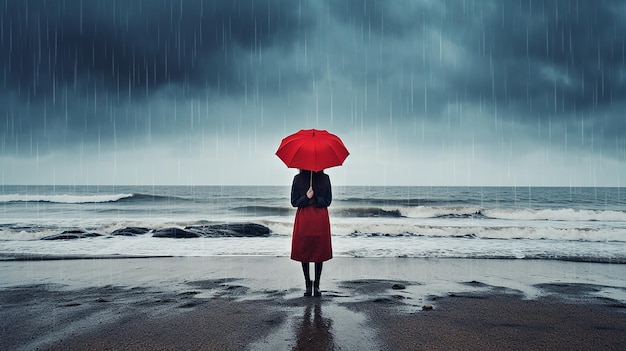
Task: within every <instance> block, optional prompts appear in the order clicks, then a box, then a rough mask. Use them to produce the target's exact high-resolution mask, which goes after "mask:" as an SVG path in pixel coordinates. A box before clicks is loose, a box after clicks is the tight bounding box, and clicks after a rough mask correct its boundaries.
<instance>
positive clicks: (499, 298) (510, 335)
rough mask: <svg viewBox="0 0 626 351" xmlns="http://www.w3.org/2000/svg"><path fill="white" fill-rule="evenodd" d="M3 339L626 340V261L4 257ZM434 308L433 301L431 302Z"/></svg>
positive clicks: (125, 345)
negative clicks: (310, 264) (306, 284)
mask: <svg viewBox="0 0 626 351" xmlns="http://www.w3.org/2000/svg"><path fill="white" fill-rule="evenodd" d="M0 269H2V270H3V272H6V274H5V275H6V279H3V281H2V282H1V284H0V306H1V307H2V308H1V309H0V314H1V315H0V330H1V332H0V333H1V335H0V336H1V337H0V340H2V341H1V342H0V349H12V350H13V349H16V350H35V349H47V350H56V349H58V350H61V349H66V350H67V349H70V350H72V349H76V350H78V349H103V350H106V349H110V350H113V349H117V350H119V349H140V350H143V349H146V350H147V349H157V350H164V349H208V350H212V349H229V350H231V349H232V350H245V349H250V350H270V349H276V348H281V349H284V348H291V349H294V350H299V349H307V347H313V346H314V347H315V349H333V348H338V349H355V348H358V349H364V350H369V349H372V350H377V349H394V350H414V349H435V350H437V349H441V350H443V349H454V348H459V347H461V346H463V348H464V349H483V350H485V349H494V350H495V349H533V348H550V349H554V348H557V349H566V348H567V349H573V350H577V349H578V350H582V349H598V348H600V349H605V350H611V349H615V350H617V349H624V348H625V347H626V266H624V265H610V264H593V263H571V262H551V261H523V260H520V261H510V262H509V261H507V260H497V261H494V260H476V259H472V260H460V259H433V260H430V259H406V258H398V259H362V258H335V259H333V260H331V261H329V262H328V263H326V264H325V265H324V272H323V274H322V291H323V293H324V295H323V296H322V297H321V298H305V297H302V291H303V286H301V285H303V283H302V278H301V271H300V267H299V264H298V263H297V262H294V261H291V260H289V259H288V258H283V257H209V258H207V257H166V258H146V259H134V258H132V259H131V258H129V259H104V258H100V259H84V260H53V261H31V260H25V261H1V262H0ZM426 305H430V306H432V307H433V309H432V310H424V309H423V306H426Z"/></svg>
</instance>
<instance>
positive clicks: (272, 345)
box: [249, 299, 380, 351]
mask: <svg viewBox="0 0 626 351" xmlns="http://www.w3.org/2000/svg"><path fill="white" fill-rule="evenodd" d="M288 314H289V317H288V318H287V320H286V322H285V323H284V324H283V325H282V326H281V327H280V328H278V329H277V330H276V331H275V332H274V333H273V334H271V335H269V336H267V337H266V338H264V339H262V340H260V341H257V342H255V343H253V344H251V345H250V347H249V349H250V350H268V351H269V350H272V351H274V350H285V349H291V350H332V349H337V350H380V346H379V345H378V342H377V340H376V337H375V332H374V330H372V329H371V328H370V327H369V326H368V323H367V322H368V320H367V317H366V316H365V315H363V314H360V313H356V312H354V311H351V310H349V309H347V308H345V307H342V306H338V305H337V304H336V303H334V302H330V301H324V299H310V301H308V302H305V303H304V305H303V306H297V307H289V308H288Z"/></svg>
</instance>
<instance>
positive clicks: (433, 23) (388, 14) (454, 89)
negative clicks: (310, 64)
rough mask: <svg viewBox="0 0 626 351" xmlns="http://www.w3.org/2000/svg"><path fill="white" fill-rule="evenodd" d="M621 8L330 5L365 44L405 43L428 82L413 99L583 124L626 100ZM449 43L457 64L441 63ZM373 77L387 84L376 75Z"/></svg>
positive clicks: (586, 4)
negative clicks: (581, 116)
mask: <svg viewBox="0 0 626 351" xmlns="http://www.w3.org/2000/svg"><path fill="white" fill-rule="evenodd" d="M620 3H621V2H620V1H618V0H613V1H570V0H558V1H552V0H533V1H462V2H459V1H456V0H448V1H422V2H406V3H405V2H402V3H399V2H394V1H383V0H344V1H336V2H334V1H333V2H330V4H329V6H330V8H331V9H332V11H333V13H334V14H335V17H336V18H337V19H338V20H339V21H341V22H343V23H344V24H345V25H346V26H348V27H353V28H356V29H355V30H356V31H360V32H361V33H360V34H361V37H362V38H365V39H362V40H369V38H371V37H372V36H374V37H377V40H383V41H385V40H394V39H398V38H399V39H400V40H405V42H406V45H407V47H409V48H411V47H412V48H413V53H412V55H413V62H414V65H413V66H412V67H408V68H407V69H406V70H405V73H407V74H408V73H411V72H415V73H416V77H418V78H421V79H422V81H423V82H424V83H423V84H422V86H423V89H419V86H418V89H413V92H414V93H415V96H414V98H416V101H420V100H421V99H419V98H420V97H423V96H424V89H426V90H428V92H429V93H430V96H431V98H432V101H430V107H431V108H432V109H433V111H435V112H436V111H440V109H441V108H442V107H443V105H445V104H447V103H448V102H449V101H457V100H464V101H469V102H480V103H484V104H489V105H491V104H498V105H499V106H500V107H501V108H506V107H511V106H512V107H515V108H516V109H523V110H524V109H525V110H528V111H529V112H530V111H532V113H534V114H545V113H550V114H552V115H554V116H562V117H563V118H571V117H574V118H576V116H577V112H583V111H588V110H594V109H599V108H602V107H606V106H610V105H612V104H614V103H615V102H617V101H618V100H621V99H622V97H623V96H625V95H626V84H625V83H626V82H625V80H624V78H623V76H624V73H623V70H624V64H625V63H626V58H625V51H624V50H625V49H624V47H626V39H625V38H626V37H625V36H624V34H623V33H625V32H626V22H625V21H624V17H623V14H620V12H619V11H618V10H617V9H618V7H619V5H620ZM433 33H435V34H436V35H440V38H438V37H435V38H433V37H432V34H433ZM447 42H450V43H453V44H454V45H456V46H457V47H458V48H460V49H462V51H461V52H460V53H459V54H460V55H462V56H459V57H456V58H455V63H454V65H453V64H450V63H449V62H446V61H445V58H444V60H442V57H441V55H442V54H441V52H442V50H443V51H445V48H443V49H442V45H443V46H445V45H446V43H447ZM420 50H421V51H423V52H424V54H421V53H420ZM393 54H394V53H391V54H388V55H389V56H391V55H393ZM396 54H398V55H402V54H403V52H399V53H396ZM443 55H446V53H445V52H444V53H443ZM374 67H375V66H374ZM394 68H395V69H398V67H394ZM383 76H384V75H383ZM370 77H371V81H373V82H374V83H375V84H380V80H381V79H380V77H379V76H378V75H377V74H376V73H375V72H372V73H371V74H370ZM394 78H395V77H394Z"/></svg>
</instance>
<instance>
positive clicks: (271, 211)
mask: <svg viewBox="0 0 626 351" xmlns="http://www.w3.org/2000/svg"><path fill="white" fill-rule="evenodd" d="M230 210H231V211H235V212H240V213H242V214H246V215H255V216H288V215H293V214H294V213H295V209H294V208H292V207H280V206H239V207H233V208H231V209H230Z"/></svg>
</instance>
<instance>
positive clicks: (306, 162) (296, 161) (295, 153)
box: [276, 129, 350, 172]
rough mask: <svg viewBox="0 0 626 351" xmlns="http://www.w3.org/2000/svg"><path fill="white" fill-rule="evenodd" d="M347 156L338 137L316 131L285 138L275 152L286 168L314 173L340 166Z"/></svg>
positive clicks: (304, 130)
mask: <svg viewBox="0 0 626 351" xmlns="http://www.w3.org/2000/svg"><path fill="white" fill-rule="evenodd" d="M349 154H350V153H349V152H348V149H346V146H345V145H344V144H343V142H342V141H341V139H339V137H338V136H336V135H334V134H331V133H329V132H328V131H326V130H318V129H302V130H300V131H298V132H296V133H294V134H291V135H289V136H287V137H285V138H284V139H283V141H282V142H281V143H280V146H279V147H278V150H277V151H276V156H278V157H279V158H280V159H281V160H282V161H283V162H284V163H285V164H286V165H287V167H289V168H299V169H304V170H307V171H314V172H319V171H321V170H323V169H326V168H330V167H335V166H341V165H342V164H343V161H344V160H345V159H346V158H347V157H348V155H349Z"/></svg>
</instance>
